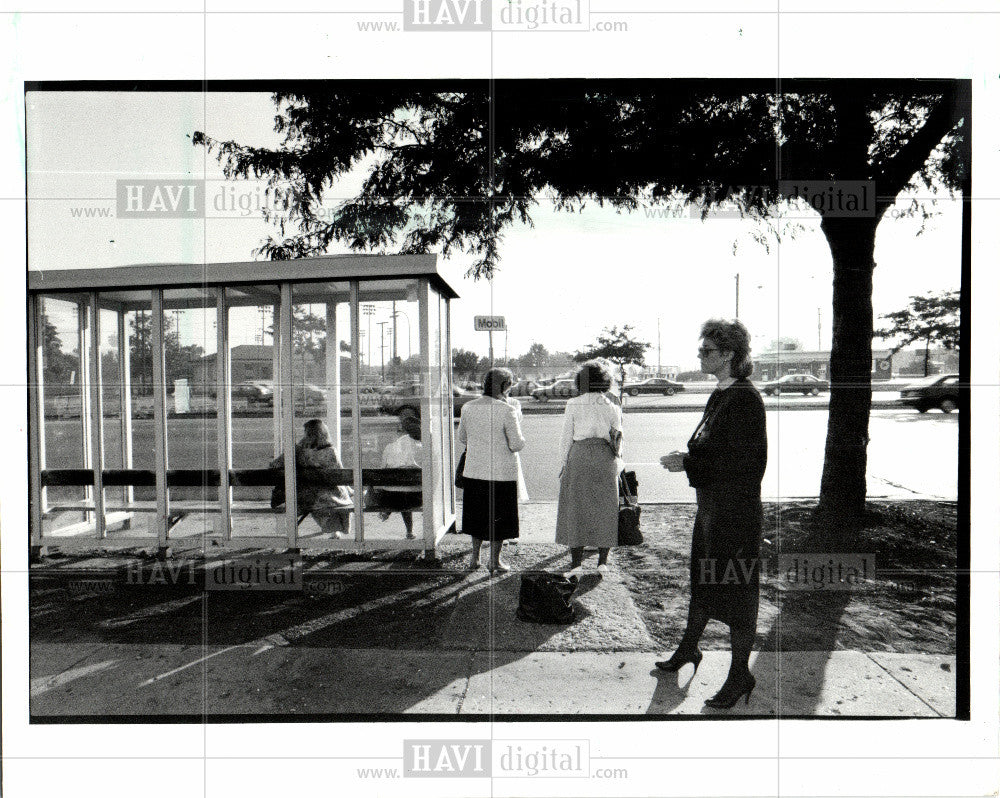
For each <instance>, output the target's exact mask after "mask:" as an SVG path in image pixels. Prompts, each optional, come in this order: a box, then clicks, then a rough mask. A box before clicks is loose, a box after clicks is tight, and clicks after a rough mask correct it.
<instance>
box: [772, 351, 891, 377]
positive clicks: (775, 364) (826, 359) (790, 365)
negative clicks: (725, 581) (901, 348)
mask: <svg viewBox="0 0 1000 798" xmlns="http://www.w3.org/2000/svg"><path fill="white" fill-rule="evenodd" d="M753 362H754V379H755V380H758V381H760V382H767V381H768V380H776V379H778V378H780V377H784V376H785V375H786V374H812V375H813V376H814V377H818V378H819V379H821V380H829V379H830V352H829V351H816V352H810V351H806V350H801V349H798V350H790V351H787V352H765V353H764V354H761V355H754V358H753ZM891 377H892V353H891V352H890V351H889V350H888V349H886V350H878V351H873V352H872V380H888V379H890V378H891Z"/></svg>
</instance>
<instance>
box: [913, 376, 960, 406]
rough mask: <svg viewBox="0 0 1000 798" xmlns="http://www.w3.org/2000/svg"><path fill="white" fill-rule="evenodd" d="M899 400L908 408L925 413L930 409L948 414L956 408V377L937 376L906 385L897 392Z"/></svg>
mask: <svg viewBox="0 0 1000 798" xmlns="http://www.w3.org/2000/svg"><path fill="white" fill-rule="evenodd" d="M899 396H900V400H901V401H902V402H903V404H904V405H907V406H908V407H915V408H916V409H917V410H919V411H920V412H921V413H926V412H927V411H928V410H930V409H931V408H932V407H937V408H940V409H941V412H943V413H950V412H951V411H952V410H956V409H957V408H958V375H957V374H938V375H936V376H934V377H925V378H924V379H922V380H920V381H919V382H914V383H911V384H910V385H906V386H904V387H903V389H902V390H901V391H900V392H899Z"/></svg>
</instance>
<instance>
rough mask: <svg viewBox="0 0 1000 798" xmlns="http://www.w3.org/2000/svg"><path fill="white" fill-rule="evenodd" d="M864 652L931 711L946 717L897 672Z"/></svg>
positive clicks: (940, 716)
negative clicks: (911, 687)
mask: <svg viewBox="0 0 1000 798" xmlns="http://www.w3.org/2000/svg"><path fill="white" fill-rule="evenodd" d="M864 654H865V656H866V657H868V659H870V660H871V661H872V662H874V663H875V664H876V665H878V666H879V667H880V668H881V669H882V670H884V671H885V672H886V673H888V674H889V675H890V676H891V677H892V678H893V679H895V680H896V682H898V683H899V685H900V686H901V687H902V688H903V689H904V690H906V692H908V693H909V694H910V695H912V696H913V697H914V698H916V699H917V700H918V701H920V703H922V704H923V705H924V706H926V707H927V708H928V709H929V710H930V711H931V712H933V713H934V714H935V715H937V716H938V717H939V718H943V717H946V716H945V715H942V714H941V713H940V712H938V710H937V708H936V707H934V706H932V705H931V704H929V703H928V702H927V701H926V699H924V697H923V696H921V695H919V694H918V693H915V692H914V691H913V690H912V689H910V686H909V685H908V684H907V683H906V682H904V681H903V680H902V679H900V678H899V677H898V676H897V675H896V674H894V673H893V672H892V671H891V670H889V669H888V668H887V667H885V665H883V664H882V663H881V662H879V661H878V660H877V659H875V658H874V657H873V656H872V655H871V654H870V653H869V652H867V651H866V652H864Z"/></svg>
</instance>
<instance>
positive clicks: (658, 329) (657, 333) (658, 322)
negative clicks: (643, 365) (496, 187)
mask: <svg viewBox="0 0 1000 798" xmlns="http://www.w3.org/2000/svg"><path fill="white" fill-rule="evenodd" d="M660 354H661V353H660V317H659V316H657V317H656V376H657V377H659V376H660Z"/></svg>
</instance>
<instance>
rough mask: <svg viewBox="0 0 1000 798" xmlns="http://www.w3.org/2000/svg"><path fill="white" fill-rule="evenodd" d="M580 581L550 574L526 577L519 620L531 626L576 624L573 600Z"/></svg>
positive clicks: (519, 604) (523, 581)
mask: <svg viewBox="0 0 1000 798" xmlns="http://www.w3.org/2000/svg"><path fill="white" fill-rule="evenodd" d="M576 586H577V580H576V578H575V577H574V578H572V579H569V578H567V577H565V576H563V575H562V574H550V573H548V572H547V571H541V572H538V573H529V574H523V575H522V576H521V593H520V600H519V602H518V605H517V612H516V613H515V616H516V617H517V619H518V620H519V621H527V622H528V623H572V622H573V621H575V620H576V608H575V607H574V606H573V605H572V604H570V602H569V600H570V599H571V598H572V596H573V593H574V592H575V591H576Z"/></svg>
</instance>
